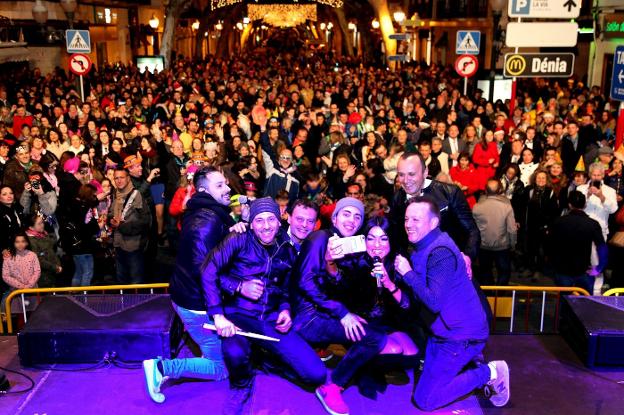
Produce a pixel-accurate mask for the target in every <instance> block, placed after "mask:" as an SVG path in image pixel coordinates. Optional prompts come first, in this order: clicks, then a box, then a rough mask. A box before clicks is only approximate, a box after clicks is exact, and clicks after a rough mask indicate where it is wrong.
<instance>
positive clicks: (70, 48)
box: [65, 29, 91, 53]
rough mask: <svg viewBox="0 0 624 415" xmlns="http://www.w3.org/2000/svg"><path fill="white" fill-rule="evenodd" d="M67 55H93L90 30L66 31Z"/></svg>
mask: <svg viewBox="0 0 624 415" xmlns="http://www.w3.org/2000/svg"><path fill="white" fill-rule="evenodd" d="M65 43H66V46H67V53H91V36H90V35H89V31H88V30H73V29H70V30H66V31H65Z"/></svg>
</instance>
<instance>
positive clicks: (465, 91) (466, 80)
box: [464, 77, 468, 96]
mask: <svg viewBox="0 0 624 415" xmlns="http://www.w3.org/2000/svg"><path fill="white" fill-rule="evenodd" d="M466 95H468V77H464V96H466Z"/></svg>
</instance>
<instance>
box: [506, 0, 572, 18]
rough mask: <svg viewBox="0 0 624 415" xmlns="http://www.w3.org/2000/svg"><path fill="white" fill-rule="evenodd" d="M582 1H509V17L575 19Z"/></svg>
mask: <svg viewBox="0 0 624 415" xmlns="http://www.w3.org/2000/svg"><path fill="white" fill-rule="evenodd" d="M581 2H582V0H509V4H508V8H507V12H508V14H509V17H527V18H548V19H575V18H577V17H579V14H580V13H581Z"/></svg>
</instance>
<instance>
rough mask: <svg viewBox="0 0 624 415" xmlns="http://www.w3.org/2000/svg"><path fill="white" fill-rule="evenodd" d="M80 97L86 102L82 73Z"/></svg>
mask: <svg viewBox="0 0 624 415" xmlns="http://www.w3.org/2000/svg"><path fill="white" fill-rule="evenodd" d="M80 99H81V101H82V102H84V100H85V99H84V84H83V82H82V75H80Z"/></svg>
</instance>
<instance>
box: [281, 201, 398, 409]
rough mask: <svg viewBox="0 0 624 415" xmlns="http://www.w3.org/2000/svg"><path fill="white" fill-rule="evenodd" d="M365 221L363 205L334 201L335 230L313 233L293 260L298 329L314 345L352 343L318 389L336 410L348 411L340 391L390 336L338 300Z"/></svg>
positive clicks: (360, 247)
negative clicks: (376, 328)
mask: <svg viewBox="0 0 624 415" xmlns="http://www.w3.org/2000/svg"><path fill="white" fill-rule="evenodd" d="M363 221H364V204H363V203H362V202H361V201H360V200H358V199H355V198H352V197H345V198H342V199H340V200H339V201H338V202H337V203H336V208H335V210H334V213H333V215H332V223H333V227H332V229H328V230H325V229H324V230H319V231H316V232H314V233H312V234H311V235H310V236H309V237H308V238H307V239H306V240H305V241H304V242H303V245H302V246H301V252H300V253H299V256H298V257H297V262H296V263H295V266H294V270H295V274H294V275H295V281H293V284H292V287H293V290H292V291H293V296H294V298H293V302H292V304H293V306H294V307H295V320H294V327H295V330H296V331H297V332H298V333H299V334H300V335H301V336H302V337H303V338H304V339H305V340H306V341H308V343H311V344H313V345H326V344H329V343H338V344H343V345H347V346H349V349H348V351H347V354H346V355H345V356H344V357H343V358H342V360H341V361H340V363H338V365H337V366H336V368H335V369H334V370H333V372H332V374H331V380H330V382H329V383H328V384H326V385H322V386H320V387H319V388H317V390H316V395H317V397H318V398H319V399H320V401H321V403H322V404H323V406H324V407H325V409H327V410H328V412H330V413H332V414H348V413H349V408H348V406H347V404H346V403H345V402H344V400H343V398H342V391H343V390H344V388H345V387H346V386H347V384H348V383H349V381H350V380H351V378H352V377H353V376H354V375H355V374H356V372H357V371H358V369H359V368H361V367H362V366H363V365H364V364H366V363H367V362H368V361H369V360H371V359H372V358H373V357H374V356H376V355H377V354H379V352H380V351H381V350H382V349H383V348H384V346H385V345H386V342H387V336H386V335H385V334H384V333H383V332H381V331H378V330H375V329H373V328H371V327H369V326H368V325H367V322H366V320H364V319H363V318H362V317H360V316H358V315H356V314H354V313H352V312H351V311H350V310H349V309H348V308H347V307H346V306H345V305H344V304H343V303H342V302H340V301H338V300H336V299H335V298H336V290H337V286H338V285H339V284H340V282H341V280H342V278H343V277H344V276H345V275H351V273H353V272H354V270H355V269H356V267H357V264H358V260H359V259H360V256H361V253H362V252H364V251H365V250H366V245H365V244H364V241H363V239H362V237H360V243H357V241H356V240H357V238H353V237H354V235H356V234H357V233H358V231H359V230H360V228H361V227H362V224H363Z"/></svg>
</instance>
